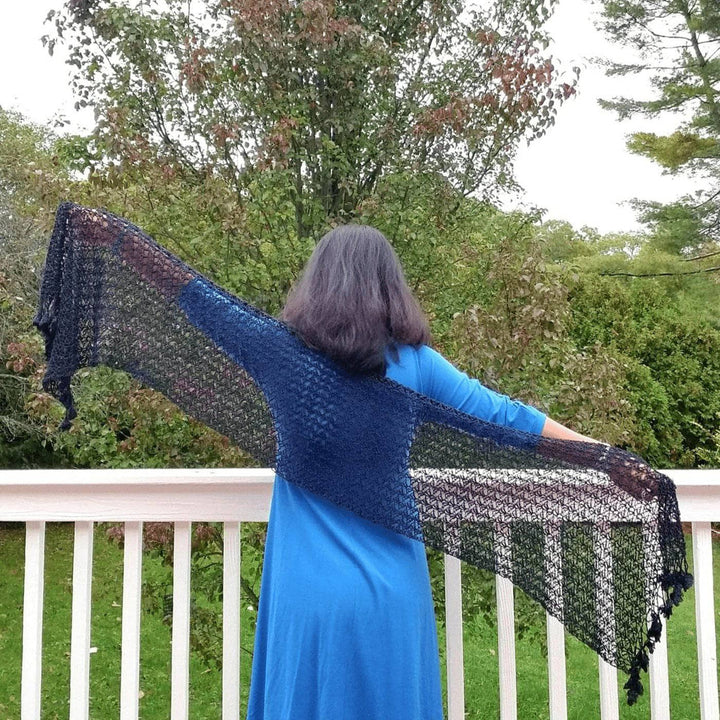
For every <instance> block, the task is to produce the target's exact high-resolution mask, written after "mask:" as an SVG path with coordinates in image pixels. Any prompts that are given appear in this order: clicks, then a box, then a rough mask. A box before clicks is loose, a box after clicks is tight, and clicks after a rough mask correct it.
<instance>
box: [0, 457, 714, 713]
mask: <svg viewBox="0 0 720 720" xmlns="http://www.w3.org/2000/svg"><path fill="white" fill-rule="evenodd" d="M666 472H667V474H668V475H670V476H671V477H672V478H673V479H674V480H675V482H676V484H677V487H678V498H679V501H680V512H681V517H682V519H683V521H685V522H691V523H692V537H693V557H694V576H695V609H696V631H697V639H698V672H699V692H700V712H701V720H720V711H719V709H718V682H717V661H716V643H715V618H714V607H713V575H712V550H711V531H710V522H711V521H720V470H674V471H666ZM272 479H273V473H272V471H270V470H255V469H245V470H236V469H229V470H2V471H0V521H23V522H25V523H26V528H27V529H26V544H25V585H24V605H23V608H24V609H23V641H22V642H23V645H22V682H21V688H22V689H21V718H22V720H39V718H40V690H41V681H42V676H41V665H42V617H43V576H44V544H45V543H44V537H45V523H46V522H49V521H50V522H52V521H71V522H74V523H75V545H74V561H73V593H72V631H71V648H70V699H69V700H70V720H86V719H87V717H88V708H89V667H90V665H89V658H90V618H91V603H90V597H91V581H92V550H93V523H94V522H105V521H111V522H124V523H125V550H124V575H123V601H122V648H121V653H122V655H121V678H120V717H121V720H136V718H137V717H138V710H139V707H138V697H139V667H140V612H141V610H140V594H141V569H142V523H143V522H145V521H169V522H174V523H175V537H174V575H173V624H172V696H171V717H172V720H186V718H187V717H188V681H189V631H190V529H191V523H192V522H203V521H215V522H223V523H224V555H223V582H224V585H223V596H224V604H223V678H222V687H223V690H222V692H223V697H222V708H223V710H222V713H223V715H222V716H223V720H230V719H232V720H237V718H238V717H239V713H240V692H239V689H240V523H241V522H246V521H267V519H268V510H269V506H270V497H271V492H272ZM445 579H446V583H445V585H446V591H445V592H446V613H447V615H446V631H447V632H446V635H447V653H446V656H447V688H448V720H462V719H463V718H464V699H463V696H464V692H463V686H464V676H463V649H462V599H461V586H460V563H459V561H457V560H455V559H453V558H449V557H446V559H445ZM497 604H498V659H499V672H500V717H501V720H515V718H516V717H517V701H516V672H515V641H514V637H515V636H514V611H513V593H512V585H511V584H510V583H509V582H508V581H506V580H502V579H498V583H497ZM547 638H548V673H549V703H550V718H551V720H566V718H567V704H566V689H565V649H564V643H565V639H564V632H563V628H562V625H561V624H560V623H559V622H558V621H556V620H554V619H553V618H550V617H548V620H547ZM599 682H600V699H601V700H600V710H601V719H602V720H617V718H618V717H619V705H618V693H617V673H616V671H615V669H614V668H612V667H611V666H609V665H608V664H607V663H605V662H603V661H600V662H599ZM649 686H650V700H651V715H652V718H653V720H669V718H670V697H669V689H668V688H669V684H668V667H667V651H666V647H665V644H664V642H663V643H662V644H661V645H659V646H658V647H657V648H656V651H655V652H654V653H653V654H652V655H651V667H650V682H649Z"/></svg>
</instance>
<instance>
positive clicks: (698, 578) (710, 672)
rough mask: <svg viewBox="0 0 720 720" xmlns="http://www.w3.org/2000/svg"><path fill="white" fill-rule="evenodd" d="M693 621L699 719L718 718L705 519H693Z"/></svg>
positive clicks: (709, 543) (709, 544) (710, 569)
mask: <svg viewBox="0 0 720 720" xmlns="http://www.w3.org/2000/svg"><path fill="white" fill-rule="evenodd" d="M692 535H693V565H694V573H693V575H694V577H695V624H696V630H697V649H698V674H699V679H700V717H701V720H718V717H719V716H720V712H719V711H718V682H717V649H716V644H715V611H714V608H713V574H712V573H713V567H712V535H711V532H710V523H709V522H694V523H693V524H692Z"/></svg>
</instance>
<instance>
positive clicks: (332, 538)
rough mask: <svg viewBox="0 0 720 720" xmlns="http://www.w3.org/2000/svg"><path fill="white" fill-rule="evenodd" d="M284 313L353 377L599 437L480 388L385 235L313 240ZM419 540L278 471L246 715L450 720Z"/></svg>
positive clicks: (495, 418)
mask: <svg viewBox="0 0 720 720" xmlns="http://www.w3.org/2000/svg"><path fill="white" fill-rule="evenodd" d="M280 318H281V319H282V320H283V321H284V322H286V323H288V324H289V325H290V326H292V327H293V328H294V329H295V330H296V331H297V332H298V333H299V335H300V336H301V337H302V338H303V340H304V341H305V342H306V343H307V344H308V345H310V346H311V347H314V348H316V349H318V350H321V351H323V352H324V353H326V354H328V355H329V356H330V357H332V358H333V359H334V360H335V361H337V362H338V363H340V364H342V365H343V366H345V367H346V368H347V369H349V370H352V371H354V372H357V373H367V374H370V375H385V376H386V377H388V378H391V379H392V380H395V381H396V382H398V383H401V384H403V385H406V386H409V387H410V388H412V389H414V390H417V391H419V392H421V393H423V394H425V395H428V396H430V397H432V398H434V399H436V400H439V401H440V402H442V403H445V404H447V405H451V406H454V407H456V408H458V409H460V410H462V411H464V412H466V413H470V414H472V415H476V416H478V417H481V418H483V419H485V420H489V421H491V422H494V423H498V424H503V425H510V426H512V427H515V428H518V429H521V430H525V431H527V432H531V433H535V434H542V435H544V436H548V437H555V438H565V439H571V440H584V441H590V442H595V441H592V440H590V438H587V437H585V436H583V435H579V434H578V433H575V432H573V431H572V430H569V429H568V428H566V427H564V426H562V425H560V424H559V423H557V422H555V421H553V420H551V419H550V418H548V417H546V416H545V415H544V414H543V413H541V412H540V411H538V410H536V409H535V408H532V407H530V406H528V405H524V404H522V403H519V402H517V401H514V400H511V399H510V398H508V397H506V396H504V395H500V394H498V393H495V392H493V391H492V390H489V389H488V388H486V387H484V386H483V385H481V384H480V383H479V382H478V381H477V380H474V379H470V378H469V377H468V376H467V375H466V374H465V373H463V372H461V371H459V370H458V369H456V368H455V367H454V366H453V365H452V364H451V363H449V362H448V361H447V360H446V359H445V358H443V357H442V355H440V354H439V353H437V352H436V351H435V350H433V349H432V348H431V347H430V346H429V343H430V331H429V327H428V324H427V320H426V319H425V317H424V315H423V313H422V311H421V309H420V307H419V305H418V303H417V301H416V300H415V298H414V297H413V295H412V293H411V291H410V289H409V288H408V286H407V283H406V281H405V278H404V275H403V271H402V268H401V265H400V262H399V260H398V258H397V256H396V254H395V252H394V250H393V248H392V246H391V245H390V243H389V242H388V241H387V239H386V238H385V237H384V236H383V234H382V233H381V232H379V231H378V230H375V229H374V228H371V227H367V226H362V225H346V226H342V227H338V228H336V229H334V230H332V231H330V232H329V233H327V234H326V235H325V236H324V237H323V238H322V239H321V240H320V242H319V243H318V244H317V246H316V247H315V250H314V251H313V253H312V255H311V257H310V259H309V261H308V263H307V265H306V267H305V269H304V271H303V274H302V276H301V278H300V279H299V281H298V282H297V284H296V285H295V286H294V288H293V289H292V291H291V292H290V294H289V296H288V299H287V303H286V305H285V307H284V309H283V311H282V313H281V316H280ZM442 717H443V711H442V699H441V691H440V667H439V657H438V647H437V636H436V629H435V617H434V612H433V602H432V596H431V592H430V580H429V575H428V568H427V562H426V556H425V549H424V546H423V544H422V543H420V542H418V541H416V540H411V539H408V538H406V537H403V536H400V535H398V534H396V533H393V532H391V531H389V530H386V529H384V528H382V527H380V526H379V525H375V524H373V523H371V522H369V521H367V520H364V519H362V518H360V517H358V516H357V515H355V514H353V513H351V512H349V511H347V510H345V509H343V508H340V507H338V506H337V505H334V504H333V503H331V502H329V501H327V500H323V499H322V498H319V497H318V496H316V495H313V494H312V493H310V492H308V491H306V490H303V489H302V488H300V487H298V486H297V485H294V484H291V483H288V482H286V481H285V480H284V479H283V478H282V477H280V476H277V477H276V481H275V487H274V492H273V501H272V507H271V512H270V522H269V525H268V535H267V544H266V549H265V561H264V566H263V578H262V588H261V594H260V607H259V610H258V622H257V631H256V640H255V653H254V656H253V667H252V677H251V683H250V699H249V707H248V720H287V719H288V718H292V719H293V720H295V719H297V720H396V719H398V720H440V719H441V718H442Z"/></svg>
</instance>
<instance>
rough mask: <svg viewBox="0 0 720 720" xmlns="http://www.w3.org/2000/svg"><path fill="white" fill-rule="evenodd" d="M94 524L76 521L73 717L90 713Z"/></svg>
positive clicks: (82, 719)
mask: <svg viewBox="0 0 720 720" xmlns="http://www.w3.org/2000/svg"><path fill="white" fill-rule="evenodd" d="M92 556H93V523H92V522H89V521H82V522H76V523H75V542H74V547H73V590H72V632H71V635H70V717H71V718H72V720H87V718H88V716H89V713H90V613H91V600H92Z"/></svg>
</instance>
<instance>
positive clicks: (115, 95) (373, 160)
mask: <svg viewBox="0 0 720 720" xmlns="http://www.w3.org/2000/svg"><path fill="white" fill-rule="evenodd" d="M555 1H556V0H525V1H524V2H522V3H517V2H512V1H511V0H496V1H495V2H494V3H493V4H491V5H490V7H489V9H483V10H464V8H463V3H462V2H461V1H460V0H434V1H432V2H430V1H426V0H415V1H414V2H400V1H399V0H304V1H302V2H298V1H295V0H267V1H266V2H262V3H259V2H256V0H204V2H202V3H198V5H199V6H200V7H199V8H198V9H196V10H195V11H194V12H193V13H192V14H189V9H188V8H189V5H188V4H187V3H185V2H181V1H180V0H147V1H146V2H141V3H136V2H130V1H129V0H126V1H125V2H119V1H115V2H111V1H110V0H70V1H69V2H67V3H66V6H65V8H64V10H63V11H61V12H59V13H55V12H54V11H53V12H51V13H50V16H49V18H50V19H52V20H53V21H54V28H55V29H54V32H53V33H52V34H50V35H48V36H46V38H45V42H46V43H47V45H48V48H49V49H50V51H51V52H52V50H53V48H54V46H55V44H56V43H57V42H58V41H59V42H63V43H65V44H66V45H67V48H68V51H69V60H68V62H69V63H70V65H72V66H74V67H75V69H76V70H75V75H74V81H73V87H74V90H75V92H76V94H77V98H78V100H77V102H78V105H83V106H84V105H91V106H93V107H94V108H95V110H96V116H97V118H98V122H97V126H96V128H95V130H94V132H93V134H92V137H91V139H90V140H89V143H88V147H89V150H88V151H87V152H85V153H84V158H85V161H86V163H87V166H88V167H90V168H91V169H92V170H93V171H94V172H99V171H104V172H108V171H109V170H111V169H112V170H113V171H114V172H116V173H121V172H127V171H132V170H133V168H138V167H142V168H146V167H149V166H154V167H155V168H156V173H155V176H156V177H157V176H158V174H159V175H160V177H162V176H164V177H165V178H166V179H167V180H172V179H173V178H176V177H178V176H179V175H182V176H183V177H184V178H185V179H186V180H187V181H188V182H193V183H195V184H196V185H197V186H198V187H202V188H203V189H204V188H205V186H206V185H208V186H209V191H208V192H203V193H201V195H202V200H201V212H206V213H207V214H208V217H210V218H211V219H212V220H213V221H215V222H221V223H222V224H223V227H224V228H225V231H226V232H227V233H228V234H229V235H231V236H233V237H235V238H240V237H241V236H242V234H243V233H247V228H248V222H249V221H250V219H251V218H249V217H248V216H249V215H250V216H257V217H258V218H259V220H260V222H261V223H263V224H264V227H263V228H262V231H263V232H264V233H267V234H269V235H270V241H271V242H276V241H278V239H279V238H280V237H282V235H283V232H286V230H284V228H285V227H286V226H287V224H288V223H287V220H288V218H287V216H288V214H289V212H288V210H290V211H291V217H290V218H289V220H290V221H291V222H292V224H293V226H294V227H293V229H294V234H295V236H296V238H299V239H302V238H306V237H309V236H311V235H312V234H314V233H317V231H318V229H320V228H322V227H323V226H325V225H327V224H328V223H335V222H342V221H345V220H347V219H350V218H352V217H354V216H356V214H357V213H358V212H360V211H361V210H360V209H361V207H362V204H363V202H364V201H366V200H368V199H369V198H372V197H373V196H374V194H376V193H377V191H378V189H379V188H380V187H381V186H383V183H385V181H386V180H387V179H388V178H391V177H393V176H396V177H397V176H400V177H405V178H408V179H416V178H418V177H420V176H422V177H426V178H428V181H430V182H434V183H436V184H438V185H443V184H447V185H449V186H450V187H451V188H452V189H453V191H454V193H455V202H454V205H457V202H458V200H459V199H460V198H462V197H464V196H467V195H469V194H471V193H476V192H481V193H483V194H485V195H487V196H491V195H492V194H493V193H494V192H496V191H497V190H499V189H501V188H507V187H511V186H513V178H512V161H513V158H514V154H515V150H516V148H517V146H518V144H519V142H520V141H521V140H522V139H527V140H531V139H533V138H536V137H539V136H540V135H542V134H543V133H544V132H545V130H546V128H547V127H548V126H549V125H550V124H552V123H553V122H554V116H555V113H556V111H557V109H558V107H559V105H560V104H561V103H562V102H563V101H564V100H566V99H567V98H569V97H570V96H571V95H572V94H573V93H574V85H575V82H576V80H575V79H574V77H571V78H568V81H567V82H566V81H563V79H562V78H561V77H560V76H559V73H558V70H557V69H556V68H555V66H554V65H553V63H552V59H551V58H550V57H548V56H547V55H545V54H544V53H543V49H544V48H545V47H546V37H545V35H544V33H543V31H542V25H543V22H544V21H545V20H546V19H547V18H548V17H549V14H550V12H551V9H552V6H553V5H554V2H555ZM195 7H197V5H196V6H195ZM384 187H385V191H386V192H387V190H388V188H389V187H390V188H394V189H397V183H395V184H392V183H391V184H390V185H387V184H385V185H384ZM399 197H400V198H404V199H405V201H406V202H411V201H412V193H408V192H406V188H401V189H400V191H399ZM390 200H392V198H390ZM203 203H204V204H203ZM276 218H279V219H280V225H281V227H280V228H278V227H277V221H276ZM238 242H240V241H239V240H238Z"/></svg>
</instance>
